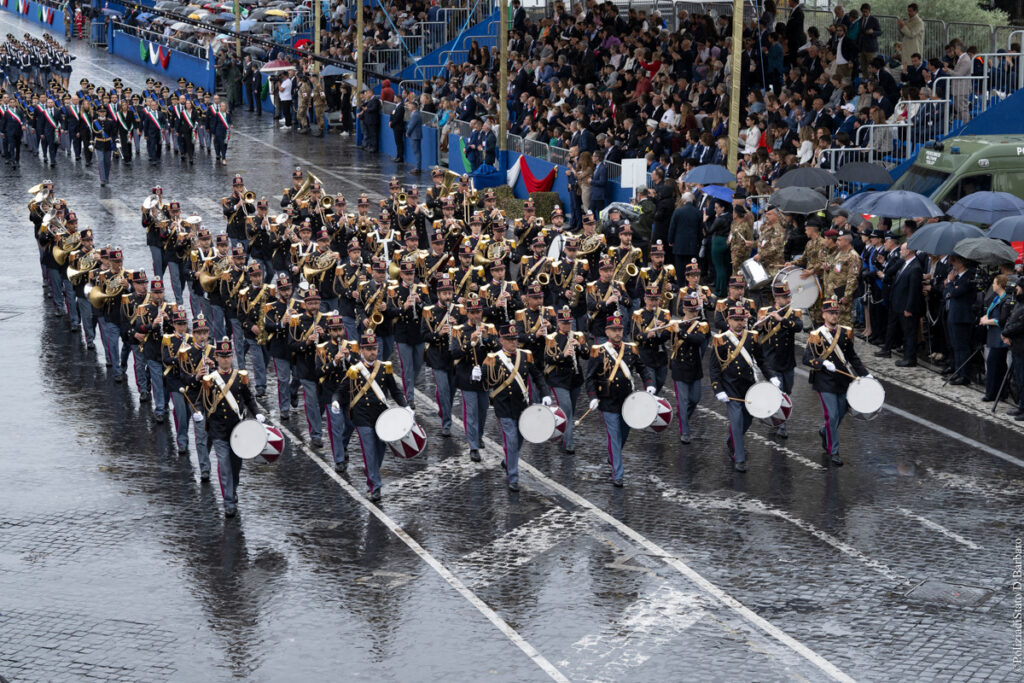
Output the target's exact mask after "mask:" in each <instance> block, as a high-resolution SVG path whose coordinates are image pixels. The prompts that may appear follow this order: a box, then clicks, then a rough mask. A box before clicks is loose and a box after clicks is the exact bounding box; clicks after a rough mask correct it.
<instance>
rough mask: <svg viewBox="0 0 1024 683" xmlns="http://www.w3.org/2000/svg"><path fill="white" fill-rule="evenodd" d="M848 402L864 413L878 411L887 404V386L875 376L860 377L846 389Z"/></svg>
mask: <svg viewBox="0 0 1024 683" xmlns="http://www.w3.org/2000/svg"><path fill="white" fill-rule="evenodd" d="M846 403H847V404H848V405H849V406H850V407H851V408H853V409H854V410H855V411H857V412H858V413H860V414H862V415H868V414H870V413H874V412H877V411H879V410H881V409H882V406H883V405H884V404H885V388H884V387H883V386H882V383H881V382H879V381H878V380H877V379H875V378H874V377H871V378H868V377H858V378H857V379H855V380H854V381H852V382H850V386H849V387H848V388H847V389H846Z"/></svg>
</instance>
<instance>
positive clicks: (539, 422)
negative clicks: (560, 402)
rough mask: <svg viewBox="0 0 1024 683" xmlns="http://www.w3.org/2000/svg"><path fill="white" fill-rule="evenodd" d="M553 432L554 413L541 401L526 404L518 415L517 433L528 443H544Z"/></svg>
mask: <svg viewBox="0 0 1024 683" xmlns="http://www.w3.org/2000/svg"><path fill="white" fill-rule="evenodd" d="M554 432H555V414H554V413H553V412H552V411H551V409H550V408H548V407H547V406H545V405H544V404H542V403H534V404H533V405H530V406H526V408H525V409H524V410H523V412H522V413H521V414H520V415H519V433H520V434H522V435H523V438H524V439H526V440H527V441H529V442H530V443H544V442H545V441H547V440H548V439H550V438H551V435H552V434H554Z"/></svg>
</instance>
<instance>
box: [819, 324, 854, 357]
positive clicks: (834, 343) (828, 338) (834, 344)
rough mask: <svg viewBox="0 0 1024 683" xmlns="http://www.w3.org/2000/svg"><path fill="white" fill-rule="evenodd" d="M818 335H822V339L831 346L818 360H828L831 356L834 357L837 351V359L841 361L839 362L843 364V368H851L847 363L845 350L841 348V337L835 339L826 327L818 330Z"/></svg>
mask: <svg viewBox="0 0 1024 683" xmlns="http://www.w3.org/2000/svg"><path fill="white" fill-rule="evenodd" d="M818 334H820V335H821V338H822V339H824V340H825V343H826V344H828V345H829V346H828V348H827V349H825V353H824V354H823V355H822V356H821V357H820V358H818V360H820V361H824V360H826V359H827V358H828V357H829V356H831V355H832V352H833V351H835V352H836V357H837V358H838V359H839V362H840V363H842V364H843V367H850V366H849V365H848V364H847V362H846V356H844V355H843V350H842V349H841V348H839V337H836V338H834V339H833V338H832V333H831V332H829V331H828V328H826V327H825V326H824V325H822V326H821V327H819V328H818Z"/></svg>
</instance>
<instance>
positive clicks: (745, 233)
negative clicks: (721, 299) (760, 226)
mask: <svg viewBox="0 0 1024 683" xmlns="http://www.w3.org/2000/svg"><path fill="white" fill-rule="evenodd" d="M733 215H734V216H735V218H733V221H732V227H731V228H730V229H729V251H730V253H731V254H732V272H733V273H738V272H740V267H741V266H742V265H743V262H744V261H746V260H747V259H748V258H750V250H751V249H753V247H754V216H753V215H752V214H750V213H748V212H746V211H744V212H743V214H742V215H740V212H739V211H735V212H734V213H733Z"/></svg>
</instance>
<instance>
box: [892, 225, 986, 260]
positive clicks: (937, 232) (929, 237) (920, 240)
mask: <svg viewBox="0 0 1024 683" xmlns="http://www.w3.org/2000/svg"><path fill="white" fill-rule="evenodd" d="M984 236H985V233H984V232H982V231H981V228H978V227H976V226H974V225H970V224H968V223H957V222H956V221H942V222H940V223H929V224H928V225H926V226H924V227H923V228H921V229H920V230H918V231H917V232H915V233H914V234H913V235H911V236H910V238H909V239H908V240H907V247H908V248H909V249H913V250H914V251H923V252H924V253H926V254H932V255H935V256H943V255H946V254H951V253H953V249H954V248H955V247H956V245H957V244H959V243H960V241H961V240H965V239H967V238H969V237H984Z"/></svg>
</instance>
